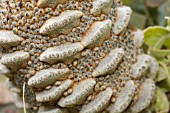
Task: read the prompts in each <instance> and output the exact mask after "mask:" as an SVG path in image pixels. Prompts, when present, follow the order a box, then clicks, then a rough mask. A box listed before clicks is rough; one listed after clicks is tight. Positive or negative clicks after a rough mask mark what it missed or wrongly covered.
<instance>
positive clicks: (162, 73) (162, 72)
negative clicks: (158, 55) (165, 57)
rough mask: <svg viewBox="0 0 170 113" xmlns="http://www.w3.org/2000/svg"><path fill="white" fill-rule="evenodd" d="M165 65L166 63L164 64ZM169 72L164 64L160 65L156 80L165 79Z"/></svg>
mask: <svg viewBox="0 0 170 113" xmlns="http://www.w3.org/2000/svg"><path fill="white" fill-rule="evenodd" d="M163 65H165V64H163ZM168 75H169V74H168V73H167V72H166V71H165V69H164V66H162V65H160V66H159V70H158V74H157V77H156V79H155V82H160V81H162V80H165V79H166V78H167V76H168Z"/></svg>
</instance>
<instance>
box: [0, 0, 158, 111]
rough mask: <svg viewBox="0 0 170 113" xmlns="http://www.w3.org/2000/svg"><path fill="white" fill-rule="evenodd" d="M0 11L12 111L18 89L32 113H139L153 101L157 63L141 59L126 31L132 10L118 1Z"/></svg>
mask: <svg viewBox="0 0 170 113" xmlns="http://www.w3.org/2000/svg"><path fill="white" fill-rule="evenodd" d="M2 6H3V9H1V11H0V25H1V26H0V75H5V76H7V77H9V81H8V82H7V83H8V88H9V90H10V91H12V92H14V93H16V98H15V99H16V101H15V103H16V105H17V106H18V107H20V108H21V107H23V102H22V98H23V93H22V92H23V84H24V83H25V84H26V86H25V92H24V98H25V103H26V108H32V109H33V110H34V111H35V112H38V113H79V112H80V113H109V112H110V113H123V112H125V111H126V112H128V111H130V112H135V113H138V112H141V111H143V110H145V109H147V108H148V107H149V106H150V104H151V103H152V102H153V98H154V93H155V84H154V82H153V79H154V76H155V75H156V71H155V72H154V71H153V70H157V68H158V65H157V62H156V61H155V60H154V59H153V58H152V57H151V56H148V55H145V54H144V53H143V50H142V49H141V45H142V42H143V33H142V31H141V30H134V28H132V27H131V26H129V20H130V16H131V12H132V11H131V9H130V8H129V7H127V6H123V5H122V3H121V1H119V0H62V1H61V0H5V1H3V3H2ZM147 87H148V88H147ZM142 100H145V101H144V102H143V101H142ZM141 102H142V103H141Z"/></svg>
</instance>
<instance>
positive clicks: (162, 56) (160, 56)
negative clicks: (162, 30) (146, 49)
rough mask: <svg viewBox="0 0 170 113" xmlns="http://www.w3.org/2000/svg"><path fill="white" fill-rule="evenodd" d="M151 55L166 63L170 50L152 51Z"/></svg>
mask: <svg viewBox="0 0 170 113" xmlns="http://www.w3.org/2000/svg"><path fill="white" fill-rule="evenodd" d="M150 54H151V55H152V56H154V57H155V58H156V59H157V60H163V61H164V59H165V57H166V56H169V55H170V50H168V49H167V50H159V49H150Z"/></svg>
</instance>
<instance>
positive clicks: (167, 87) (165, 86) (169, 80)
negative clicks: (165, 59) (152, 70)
mask: <svg viewBox="0 0 170 113" xmlns="http://www.w3.org/2000/svg"><path fill="white" fill-rule="evenodd" d="M159 65H160V66H159V68H161V67H162V68H163V70H164V73H162V74H165V75H166V76H167V77H166V79H164V80H162V81H161V82H158V83H157V85H158V86H159V87H160V88H161V89H162V90H163V91H164V92H168V91H170V75H169V70H168V68H167V66H166V65H165V64H164V63H162V62H159Z"/></svg>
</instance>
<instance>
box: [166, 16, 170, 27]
mask: <svg viewBox="0 0 170 113" xmlns="http://www.w3.org/2000/svg"><path fill="white" fill-rule="evenodd" d="M165 19H167V24H168V29H170V17H165Z"/></svg>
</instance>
